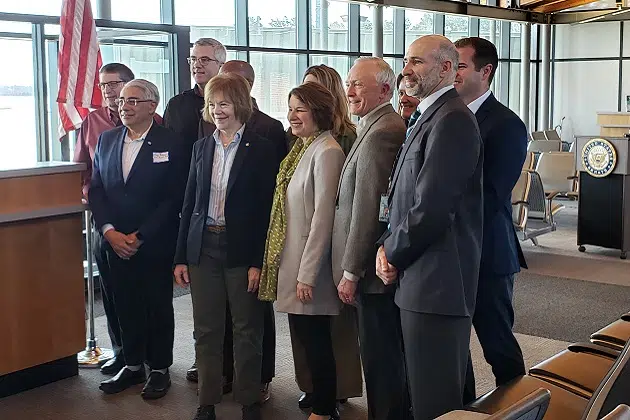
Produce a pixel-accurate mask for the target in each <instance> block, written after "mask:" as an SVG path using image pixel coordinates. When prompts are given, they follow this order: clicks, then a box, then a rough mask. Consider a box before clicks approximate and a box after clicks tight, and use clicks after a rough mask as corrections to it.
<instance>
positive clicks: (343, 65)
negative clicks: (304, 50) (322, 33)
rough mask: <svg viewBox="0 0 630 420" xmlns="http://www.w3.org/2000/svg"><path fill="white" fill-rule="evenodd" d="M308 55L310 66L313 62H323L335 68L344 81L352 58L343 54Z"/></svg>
mask: <svg viewBox="0 0 630 420" xmlns="http://www.w3.org/2000/svg"><path fill="white" fill-rule="evenodd" d="M310 57H311V62H310V65H311V66H312V65H315V64H325V65H327V66H328V67H332V68H333V69H335V70H337V73H339V76H340V77H341V81H342V82H345V81H346V77H347V76H348V72H349V71H350V66H351V65H352V59H351V58H350V57H347V56H343V55H311V56H310ZM301 77H302V75H300V82H301V81H302V79H301Z"/></svg>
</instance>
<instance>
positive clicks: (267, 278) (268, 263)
mask: <svg viewBox="0 0 630 420" xmlns="http://www.w3.org/2000/svg"><path fill="white" fill-rule="evenodd" d="M320 134H321V132H319V133H315V134H314V135H313V136H311V137H308V138H306V139H303V138H301V137H300V138H298V139H297V140H296V142H295V145H294V146H293V147H292V148H291V151H290V152H289V154H288V155H287V157H286V158H284V160H283V161H282V163H280V171H279V172H278V176H277V177H276V191H275V192H274V195H273V206H272V207H271V218H270V221H269V230H268V231H267V243H266V244H265V256H264V258H263V266H262V272H261V274H260V287H259V288H258V299H259V300H263V301H270V302H273V301H274V300H276V296H277V293H278V269H279V268H280V254H281V253H282V249H283V248H284V242H285V240H286V232H287V217H286V211H285V208H284V205H285V199H286V196H287V188H288V186H289V182H290V181H291V177H293V174H294V173H295V168H297V165H298V163H300V159H302V156H303V155H304V152H306V149H308V147H309V146H310V145H311V143H313V141H314V140H315V139H316V138H317V137H319V135H320Z"/></svg>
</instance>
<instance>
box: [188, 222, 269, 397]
mask: <svg viewBox="0 0 630 420" xmlns="http://www.w3.org/2000/svg"><path fill="white" fill-rule="evenodd" d="M226 249H227V236H226V234H225V233H210V232H206V233H205V234H204V236H203V244H202V252H201V259H200V261H199V264H198V265H190V266H189V271H190V291H191V295H192V303H193V318H194V323H195V353H196V355H197V370H198V377H199V405H215V404H218V403H219V402H221V396H222V376H223V357H224V354H223V342H224V337H225V329H226V319H225V316H226V305H228V304H229V306H230V309H231V310H230V313H231V327H232V329H233V337H234V343H233V350H231V351H233V352H234V369H235V376H236V378H235V379H236V380H235V383H234V388H233V389H234V399H235V400H236V401H237V402H238V403H240V404H242V405H251V404H253V403H255V402H258V400H259V398H260V370H261V363H262V337H263V303H262V302H261V301H259V300H258V297H257V294H256V293H249V292H248V291H247V285H248V280H247V271H248V268H249V267H228V266H227V264H226V263H227V253H226Z"/></svg>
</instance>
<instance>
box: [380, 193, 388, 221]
mask: <svg viewBox="0 0 630 420" xmlns="http://www.w3.org/2000/svg"><path fill="white" fill-rule="evenodd" d="M388 200H389V196H388V195H387V194H381V204H380V206H379V211H378V221H379V222H389V206H388V205H387V202H388Z"/></svg>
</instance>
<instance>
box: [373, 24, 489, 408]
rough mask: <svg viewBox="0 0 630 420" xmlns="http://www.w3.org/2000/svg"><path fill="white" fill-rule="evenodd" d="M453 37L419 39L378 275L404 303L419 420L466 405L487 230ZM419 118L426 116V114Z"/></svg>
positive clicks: (477, 149)
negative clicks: (412, 100) (412, 102)
mask: <svg viewBox="0 0 630 420" xmlns="http://www.w3.org/2000/svg"><path fill="white" fill-rule="evenodd" d="M457 66H458V53H457V49H456V48H455V46H454V45H453V44H452V43H451V41H449V40H448V39H447V38H445V37H443V36H439V35H430V36H425V37H422V38H419V39H417V40H416V41H414V42H413V43H412V44H411V46H410V47H409V49H408V50H407V55H406V56H405V68H404V70H403V75H404V76H405V85H406V88H407V94H409V95H413V96H415V97H416V98H418V99H420V103H419V104H418V109H417V111H416V113H414V114H415V115H414V116H412V119H414V117H416V118H415V119H416V122H415V124H414V125H413V126H411V124H410V127H411V128H410V129H409V131H408V134H407V139H406V140H405V144H404V145H403V147H402V149H401V151H400V153H399V155H398V157H397V159H396V165H395V169H394V172H393V173H392V180H391V183H390V188H389V190H390V191H389V217H390V219H389V223H390V224H389V228H388V230H387V232H386V233H385V234H384V235H383V236H382V238H381V240H379V243H381V247H380V248H379V249H378V252H377V256H376V270H377V275H378V276H379V277H380V278H381V279H382V280H383V282H384V283H385V284H393V283H395V282H397V284H398V289H397V290H396V298H395V300H396V304H397V305H398V307H399V308H400V318H401V325H402V333H403V339H404V348H405V359H406V362H407V373H408V381H409V388H410V393H411V402H412V406H413V414H414V419H415V420H428V419H433V418H435V417H439V416H440V415H442V414H444V413H446V412H448V411H451V410H455V409H459V408H461V407H462V392H463V389H464V381H465V378H466V365H467V360H468V349H469V345H470V330H471V323H472V321H471V319H472V315H473V312H474V309H475V308H474V306H475V295H476V293H477V278H478V275H479V262H480V258H481V240H482V231H483V199H482V164H483V149H482V142H481V137H480V135H479V128H478V127H477V122H476V121H475V117H474V115H473V114H472V112H470V110H469V109H468V107H467V106H466V104H464V102H463V101H462V100H461V98H460V97H459V95H458V94H457V91H456V90H455V89H454V88H453V81H454V80H455V74H456V71H457ZM418 114H420V115H419V116H418Z"/></svg>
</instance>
